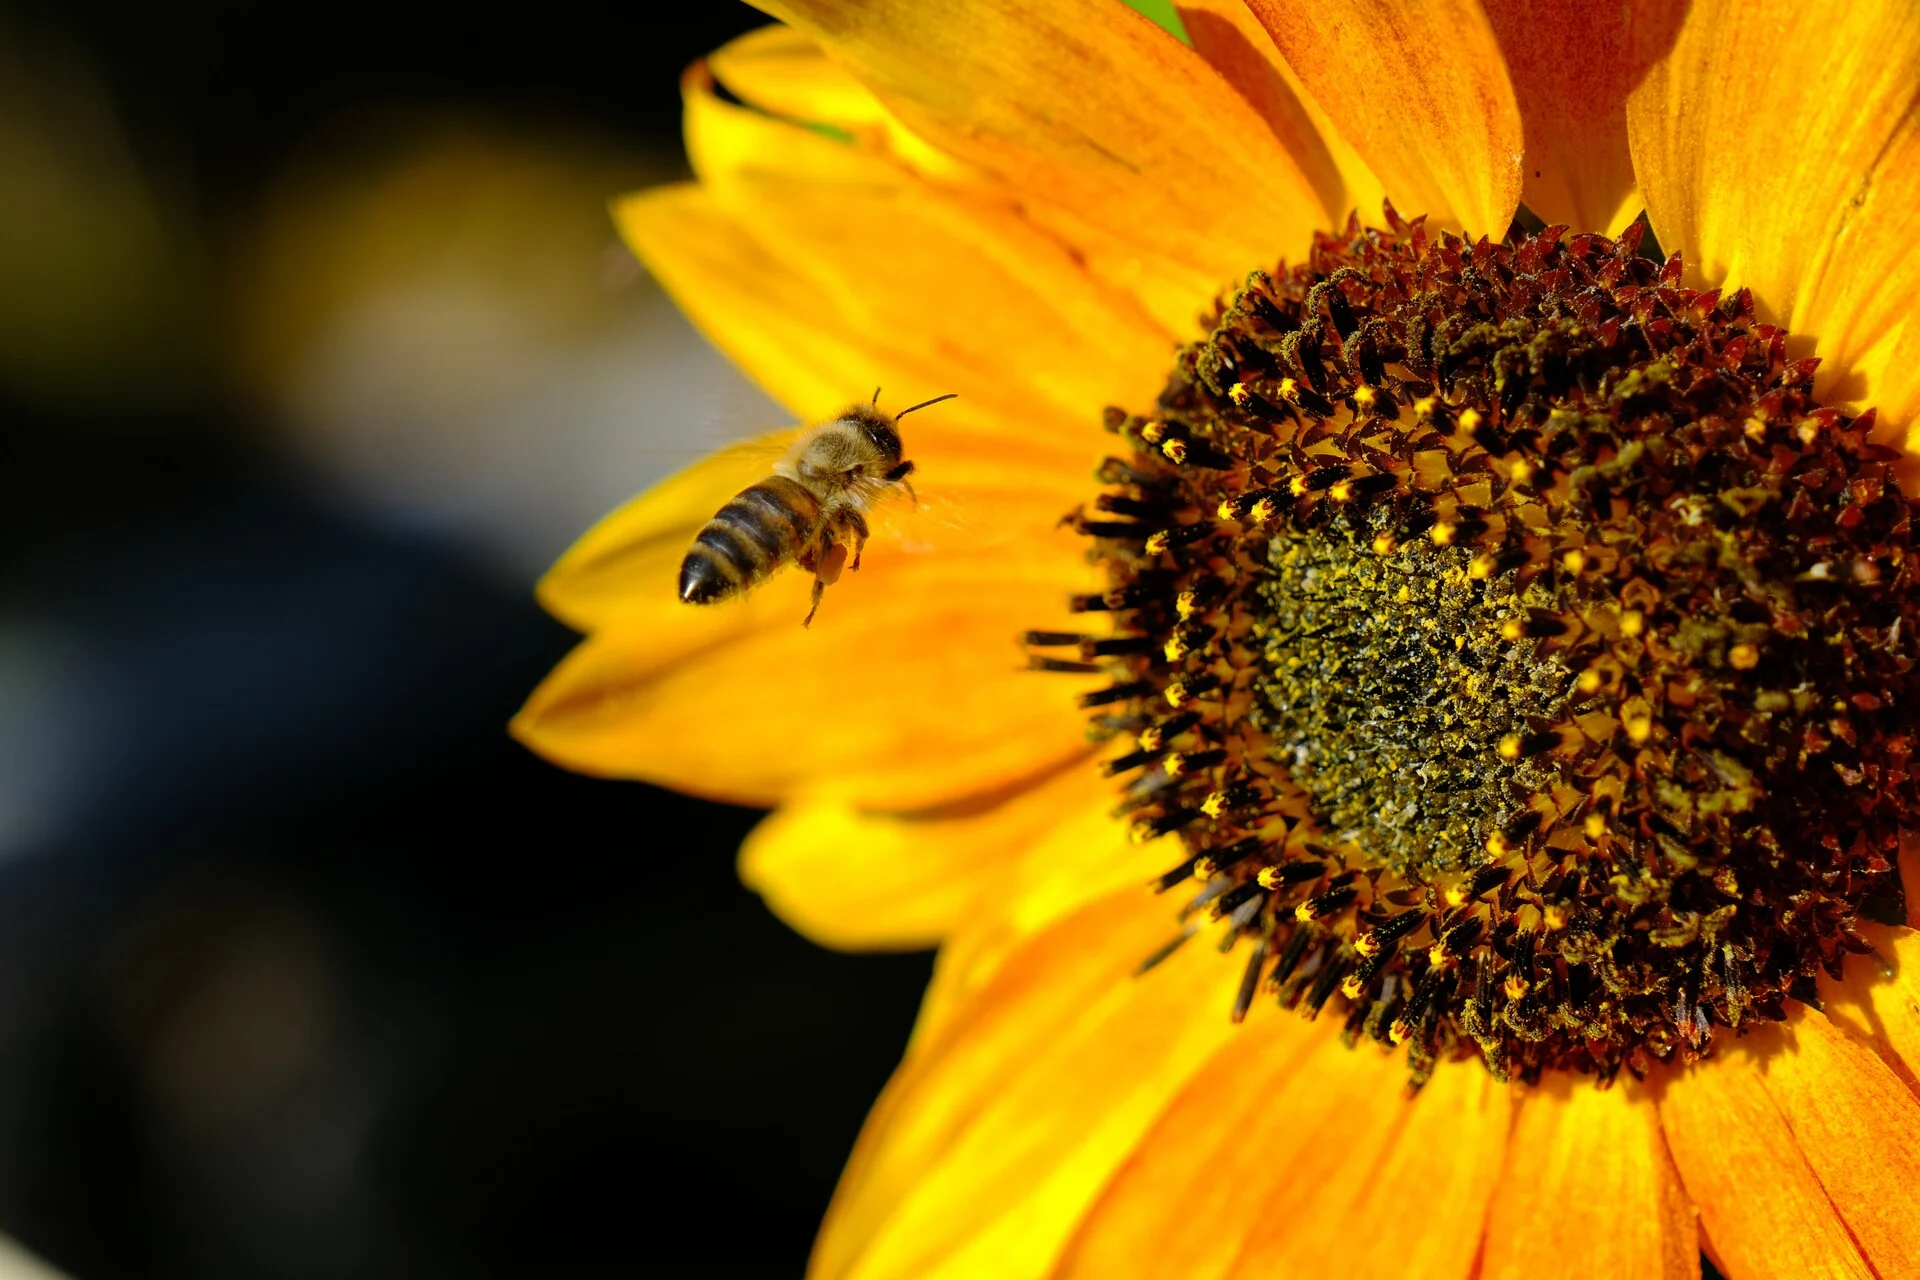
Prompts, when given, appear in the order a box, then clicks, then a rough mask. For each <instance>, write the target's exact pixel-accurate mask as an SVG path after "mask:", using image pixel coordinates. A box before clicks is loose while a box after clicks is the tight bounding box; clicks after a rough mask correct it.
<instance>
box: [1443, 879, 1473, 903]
mask: <svg viewBox="0 0 1920 1280" xmlns="http://www.w3.org/2000/svg"><path fill="white" fill-rule="evenodd" d="M1443 896H1445V898H1446V900H1447V905H1448V906H1450V907H1464V906H1466V905H1467V884H1466V881H1464V880H1461V881H1456V882H1455V883H1453V884H1450V885H1448V886H1447V891H1446V893H1445V895H1443Z"/></svg>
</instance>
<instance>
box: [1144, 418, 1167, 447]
mask: <svg viewBox="0 0 1920 1280" xmlns="http://www.w3.org/2000/svg"><path fill="white" fill-rule="evenodd" d="M1166 434H1167V424H1166V423H1164V422H1144V423H1141V424H1140V438H1141V439H1142V440H1145V441H1146V442H1147V443H1148V444H1159V443H1160V442H1161V441H1162V440H1163V439H1165V438H1166Z"/></svg>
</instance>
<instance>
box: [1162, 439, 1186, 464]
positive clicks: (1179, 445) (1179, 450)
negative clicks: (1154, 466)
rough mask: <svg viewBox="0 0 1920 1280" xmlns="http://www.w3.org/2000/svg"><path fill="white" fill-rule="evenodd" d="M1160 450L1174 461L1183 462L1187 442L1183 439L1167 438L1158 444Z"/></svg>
mask: <svg viewBox="0 0 1920 1280" xmlns="http://www.w3.org/2000/svg"><path fill="white" fill-rule="evenodd" d="M1160 452H1162V453H1164V454H1166V455H1167V456H1168V457H1169V458H1172V459H1173V460H1174V461H1175V462H1185V461H1186V460H1187V442H1186V441H1185V440H1169V441H1167V442H1166V443H1165V444H1162V445H1161V446H1160Z"/></svg>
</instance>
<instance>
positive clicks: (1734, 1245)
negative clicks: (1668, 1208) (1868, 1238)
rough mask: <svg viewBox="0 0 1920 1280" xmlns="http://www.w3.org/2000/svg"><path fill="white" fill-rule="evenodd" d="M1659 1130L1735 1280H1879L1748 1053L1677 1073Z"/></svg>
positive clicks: (1718, 1258)
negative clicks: (1795, 1279) (1790, 1279)
mask: <svg viewBox="0 0 1920 1280" xmlns="http://www.w3.org/2000/svg"><path fill="white" fill-rule="evenodd" d="M1660 1124H1661V1128H1662V1129H1663V1130H1664V1131H1665V1133H1666V1135H1667V1145H1668V1148H1669V1149H1670V1150H1671V1151H1672V1152H1673V1162H1674V1165H1675V1166H1676V1167H1677V1168H1678V1169H1679V1170H1680V1178H1681V1181H1682V1182H1684V1183H1685V1184H1686V1189H1687V1196H1688V1198H1689V1199H1691V1200H1692V1201H1693V1203H1694V1204H1695V1205H1696V1206H1697V1207H1698V1208H1699V1210H1700V1229H1701V1231H1702V1232H1703V1233H1704V1234H1705V1235H1706V1237H1707V1239H1708V1241H1709V1242H1710V1244H1711V1248H1712V1253H1713V1257H1714V1261H1715V1263H1716V1264H1717V1265H1718V1266H1719V1267H1720V1270H1721V1272H1722V1273H1723V1274H1724V1275H1725V1276H1726V1277H1727V1280H1772V1277H1775V1276H1794V1277H1805V1278H1806V1280H1871V1276H1872V1274H1873V1273H1872V1272H1871V1271H1869V1270H1868V1268H1867V1264H1866V1263H1865V1262H1863V1261H1862V1260H1861V1258H1860V1251H1859V1250H1858V1249H1856V1248H1854V1246H1853V1241H1852V1239H1851V1238H1850V1237H1849V1236H1848V1235H1847V1229H1846V1227H1845V1226H1844V1225H1842V1223H1841V1221H1840V1218H1839V1216H1838V1215H1837V1214H1836V1213H1834V1211H1833V1205H1832V1204H1831V1203H1829V1202H1828V1200H1827V1193H1826V1192H1825V1191H1823V1190H1822V1189H1821V1187H1820V1180H1819V1179H1818V1178H1816V1177H1815V1176H1814V1173H1813V1170H1812V1169H1811V1168H1810V1167H1809V1166H1808V1164H1807V1158H1806V1157H1805V1156H1804V1155H1802V1154H1801V1152H1800V1147H1799V1145H1798V1144H1797V1143H1796V1142H1795V1141H1794V1137H1793V1131H1792V1130H1791V1129H1789V1128H1788V1127H1787V1122H1786V1120H1785V1119H1784V1118H1783V1117H1782V1116H1781V1114H1780V1109H1779V1108H1778V1107H1776V1106H1774V1104H1773V1101H1772V1100H1771V1099H1770V1098H1768V1097H1767V1091H1766V1089H1765V1088H1763V1087H1762V1085H1761V1083H1760V1077H1759V1076H1758V1075H1756V1074H1755V1073H1754V1070H1753V1067H1752V1064H1751V1061H1750V1060H1749V1058H1748V1056H1747V1055H1746V1054H1744V1053H1731V1054H1723V1055H1722V1057H1721V1059H1719V1060H1716V1061H1712V1062H1705V1063H1701V1064H1700V1065H1698V1066H1696V1067H1694V1068H1692V1069H1690V1070H1686V1071H1681V1072H1675V1073H1674V1075H1673V1077H1672V1078H1671V1079H1670V1080H1668V1081H1667V1082H1666V1087H1665V1088H1664V1089H1663V1090H1662V1091H1661V1093H1660Z"/></svg>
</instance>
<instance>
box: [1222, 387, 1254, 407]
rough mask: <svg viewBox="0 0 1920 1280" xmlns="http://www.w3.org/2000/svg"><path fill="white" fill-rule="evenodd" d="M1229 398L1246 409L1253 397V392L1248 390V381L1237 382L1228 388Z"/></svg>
mask: <svg viewBox="0 0 1920 1280" xmlns="http://www.w3.org/2000/svg"><path fill="white" fill-rule="evenodd" d="M1227 399H1229V400H1231V401H1233V402H1234V404H1236V405H1238V406H1239V407H1240V408H1242V409H1244V408H1246V407H1247V402H1248V401H1249V400H1252V399H1253V392H1251V391H1249V390H1247V384H1246V383H1244V382H1236V383H1234V384H1233V385H1232V386H1230V387H1228V388H1227Z"/></svg>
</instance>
